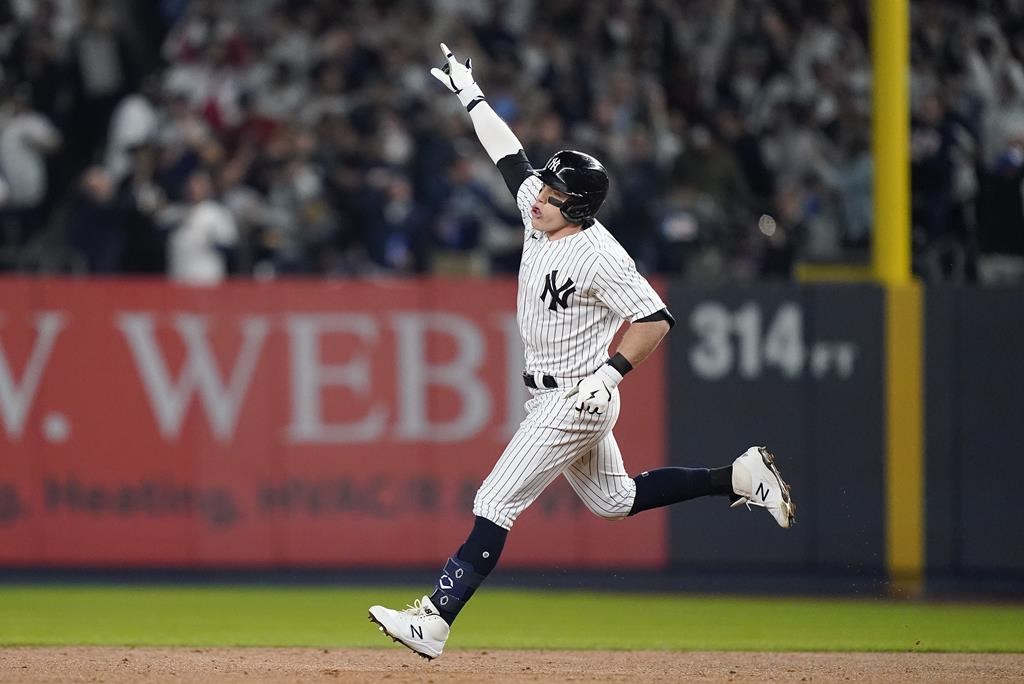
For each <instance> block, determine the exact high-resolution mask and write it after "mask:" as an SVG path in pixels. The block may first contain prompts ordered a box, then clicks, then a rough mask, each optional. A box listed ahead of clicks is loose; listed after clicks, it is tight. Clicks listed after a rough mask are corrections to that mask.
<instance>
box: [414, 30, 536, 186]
mask: <svg viewBox="0 0 1024 684" xmlns="http://www.w3.org/2000/svg"><path fill="white" fill-rule="evenodd" d="M441 52H443V53H444V56H445V59H446V60H447V64H445V65H444V67H442V68H440V69H437V68H434V69H431V70H430V73H431V74H432V75H433V76H434V78H436V79H437V80H438V81H440V82H441V83H443V84H444V85H445V86H446V87H447V88H448V90H450V91H452V92H453V93H455V94H456V95H457V96H458V98H459V102H461V103H462V105H463V106H464V107H465V108H466V110H467V111H468V112H469V118H470V119H471V120H472V121H473V129H474V130H475V131H476V136H477V138H478V139H479V140H480V144H481V145H483V147H484V151H486V152H487V155H488V156H489V157H490V158H491V161H493V162H494V163H495V164H496V165H497V166H498V170H499V171H501V175H502V177H503V178H504V179H505V185H506V186H507V187H508V190H509V192H511V193H512V196H513V197H515V196H516V192H517V191H518V190H519V186H520V185H522V183H523V181H524V180H525V179H526V178H527V177H528V176H529V175H530V168H531V167H530V160H529V159H527V157H526V153H525V152H523V145H522V143H520V142H519V138H517V137H516V135H515V133H513V132H512V129H511V128H509V127H508V124H506V123H505V122H504V121H502V119H501V117H500V116H498V114H497V113H496V112H495V111H494V110H493V109H491V105H489V104H488V103H487V100H486V98H485V97H484V94H483V91H482V90H480V86H478V85H477V84H476V82H475V81H474V80H473V60H472V59H467V60H466V63H465V64H460V63H459V61H458V60H457V59H455V55H453V54H452V51H451V50H449V49H448V46H447V45H445V44H444V43H441Z"/></svg>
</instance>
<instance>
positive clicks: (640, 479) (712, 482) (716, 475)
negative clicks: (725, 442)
mask: <svg viewBox="0 0 1024 684" xmlns="http://www.w3.org/2000/svg"><path fill="white" fill-rule="evenodd" d="M633 481H634V482H636V498H634V499H633V508H631V509H630V511H629V514H630V515H636V514H637V513H639V512H640V511H646V510H649V509H651V508H659V507H661V506H668V505H669V504H674V503H678V502H680V501H686V500H688V499H696V498H697V497H700V496H708V495H711V494H731V493H732V466H726V467H724V468H712V469H710V470H709V469H708V468H657V469H655V470H648V471H644V472H642V473H640V474H639V475H637V476H636V477H634V478H633Z"/></svg>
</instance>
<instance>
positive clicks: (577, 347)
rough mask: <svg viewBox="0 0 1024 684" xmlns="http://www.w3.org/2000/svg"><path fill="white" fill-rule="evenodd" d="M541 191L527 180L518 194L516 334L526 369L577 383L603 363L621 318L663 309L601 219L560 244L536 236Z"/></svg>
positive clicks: (535, 182)
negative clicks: (533, 215)
mask: <svg viewBox="0 0 1024 684" xmlns="http://www.w3.org/2000/svg"><path fill="white" fill-rule="evenodd" d="M541 187H543V183H542V182H541V181H540V179H539V178H536V177H533V176H529V177H527V178H526V179H525V180H524V181H523V182H522V184H521V185H520V186H519V190H518V192H517V193H516V204H517V205H518V206H519V211H520V213H521V214H522V218H523V225H524V227H525V231H524V239H523V256H522V262H521V263H520V266H519V294H518V302H517V319H518V322H519V334H520V335H521V336H522V338H523V343H524V345H525V348H526V370H527V371H529V372H531V373H544V374H547V375H552V376H555V377H556V378H566V379H569V380H573V381H575V380H579V379H581V378H584V377H586V376H587V375H590V374H591V373H593V372H594V369H596V368H598V367H599V366H600V365H601V364H602V363H604V362H605V360H606V359H607V358H608V347H609V346H610V345H611V343H612V338H613V337H614V336H615V332H616V331H617V330H618V329H619V327H620V326H621V325H622V321H623V320H628V321H630V322H633V321H635V320H637V319H638V318H644V317H646V316H650V315H651V314H653V313H655V312H658V311H660V310H662V309H664V308H665V304H664V302H662V301H661V297H659V296H658V293H657V292H655V291H654V288H652V287H651V286H650V284H649V283H648V282H647V280H646V279H644V277H643V276H641V275H640V274H639V273H638V272H637V270H636V264H635V263H634V262H633V259H632V258H630V256H629V254H628V253H627V252H626V250H625V249H623V248H622V245H620V244H619V243H618V241H617V240H616V239H615V238H614V237H612V234H611V233H610V232H608V230H607V229H606V228H605V227H604V226H603V225H601V223H600V222H599V221H595V222H594V224H593V225H591V226H590V227H589V228H587V229H586V230H581V231H580V232H578V233H575V234H573V235H569V236H567V237H563V238H561V239H558V240H549V239H548V238H547V236H546V235H545V234H544V233H541V232H539V231H535V230H533V227H532V222H531V220H530V207H531V206H532V205H533V202H534V201H535V200H536V199H537V195H538V194H539V193H540V190H541Z"/></svg>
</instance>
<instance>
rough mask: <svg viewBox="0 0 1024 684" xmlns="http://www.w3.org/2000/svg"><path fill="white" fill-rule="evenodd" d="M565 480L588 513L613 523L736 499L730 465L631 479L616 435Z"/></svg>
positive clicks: (573, 468)
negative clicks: (706, 499) (719, 498)
mask: <svg viewBox="0 0 1024 684" xmlns="http://www.w3.org/2000/svg"><path fill="white" fill-rule="evenodd" d="M565 479H566V480H568V482H569V485H570V486H571V487H572V488H573V490H574V491H575V492H576V494H577V495H578V496H579V497H580V499H581V500H582V501H583V503H584V504H586V506H587V508H589V509H590V510H591V511H592V512H593V513H594V514H595V515H599V516H601V517H602V518H607V519H609V520H618V519H620V518H625V517H626V516H630V515H635V514H637V513H639V512H640V511H646V510H648V509H651V508H659V507H661V506H668V505H669V504H674V503H678V502H680V501H686V500H688V499H695V498H697V497H700V496H711V495H716V494H717V495H730V494H733V489H732V467H731V466H726V467H724V468H710V469H709V468H677V467H669V468H657V469H655V470H648V471H644V472H642V473H640V474H639V475H637V476H636V477H630V476H629V474H628V473H627V472H626V466H625V465H624V464H623V462H622V452H621V451H620V450H619V445H618V443H617V442H616V441H615V435H614V434H612V433H608V434H607V435H605V437H604V439H602V440H601V442H600V443H599V444H598V445H597V446H596V447H594V448H593V449H591V450H590V451H589V452H588V453H586V454H584V455H583V456H582V457H580V458H579V460H577V461H576V462H575V463H573V464H572V465H571V466H570V467H569V468H568V469H567V470H566V471H565Z"/></svg>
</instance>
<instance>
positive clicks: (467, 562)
mask: <svg viewBox="0 0 1024 684" xmlns="http://www.w3.org/2000/svg"><path fill="white" fill-rule="evenodd" d="M507 536H508V530H506V529H505V528H504V527H501V526H500V525H496V524H494V523H492V522H491V521H490V520H488V519H487V518H481V517H480V516H477V518H476V521H475V522H474V523H473V530H472V531H471V532H470V533H469V537H467V538H466V542H465V543H464V544H463V545H462V546H460V547H459V550H458V552H457V553H456V554H455V556H454V557H453V558H449V559H448V562H447V563H445V565H444V569H443V570H441V576H440V577H439V578H438V579H437V584H436V585H435V586H434V593H433V594H431V595H430V602H431V603H433V604H434V605H435V606H436V607H437V610H438V612H439V613H440V614H441V617H442V618H444V621H445V622H447V623H448V624H449V625H450V624H452V623H453V622H455V618H456V616H457V615H458V614H459V611H460V610H462V606H463V605H465V603H466V601H468V600H469V599H470V597H471V596H473V593H474V592H475V591H476V590H477V587H479V586H480V583H481V582H483V581H484V579H485V578H486V577H487V575H489V574H491V570H494V566H495V565H497V564H498V558H499V557H500V556H501V550H502V549H503V548H505V538H506V537H507Z"/></svg>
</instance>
